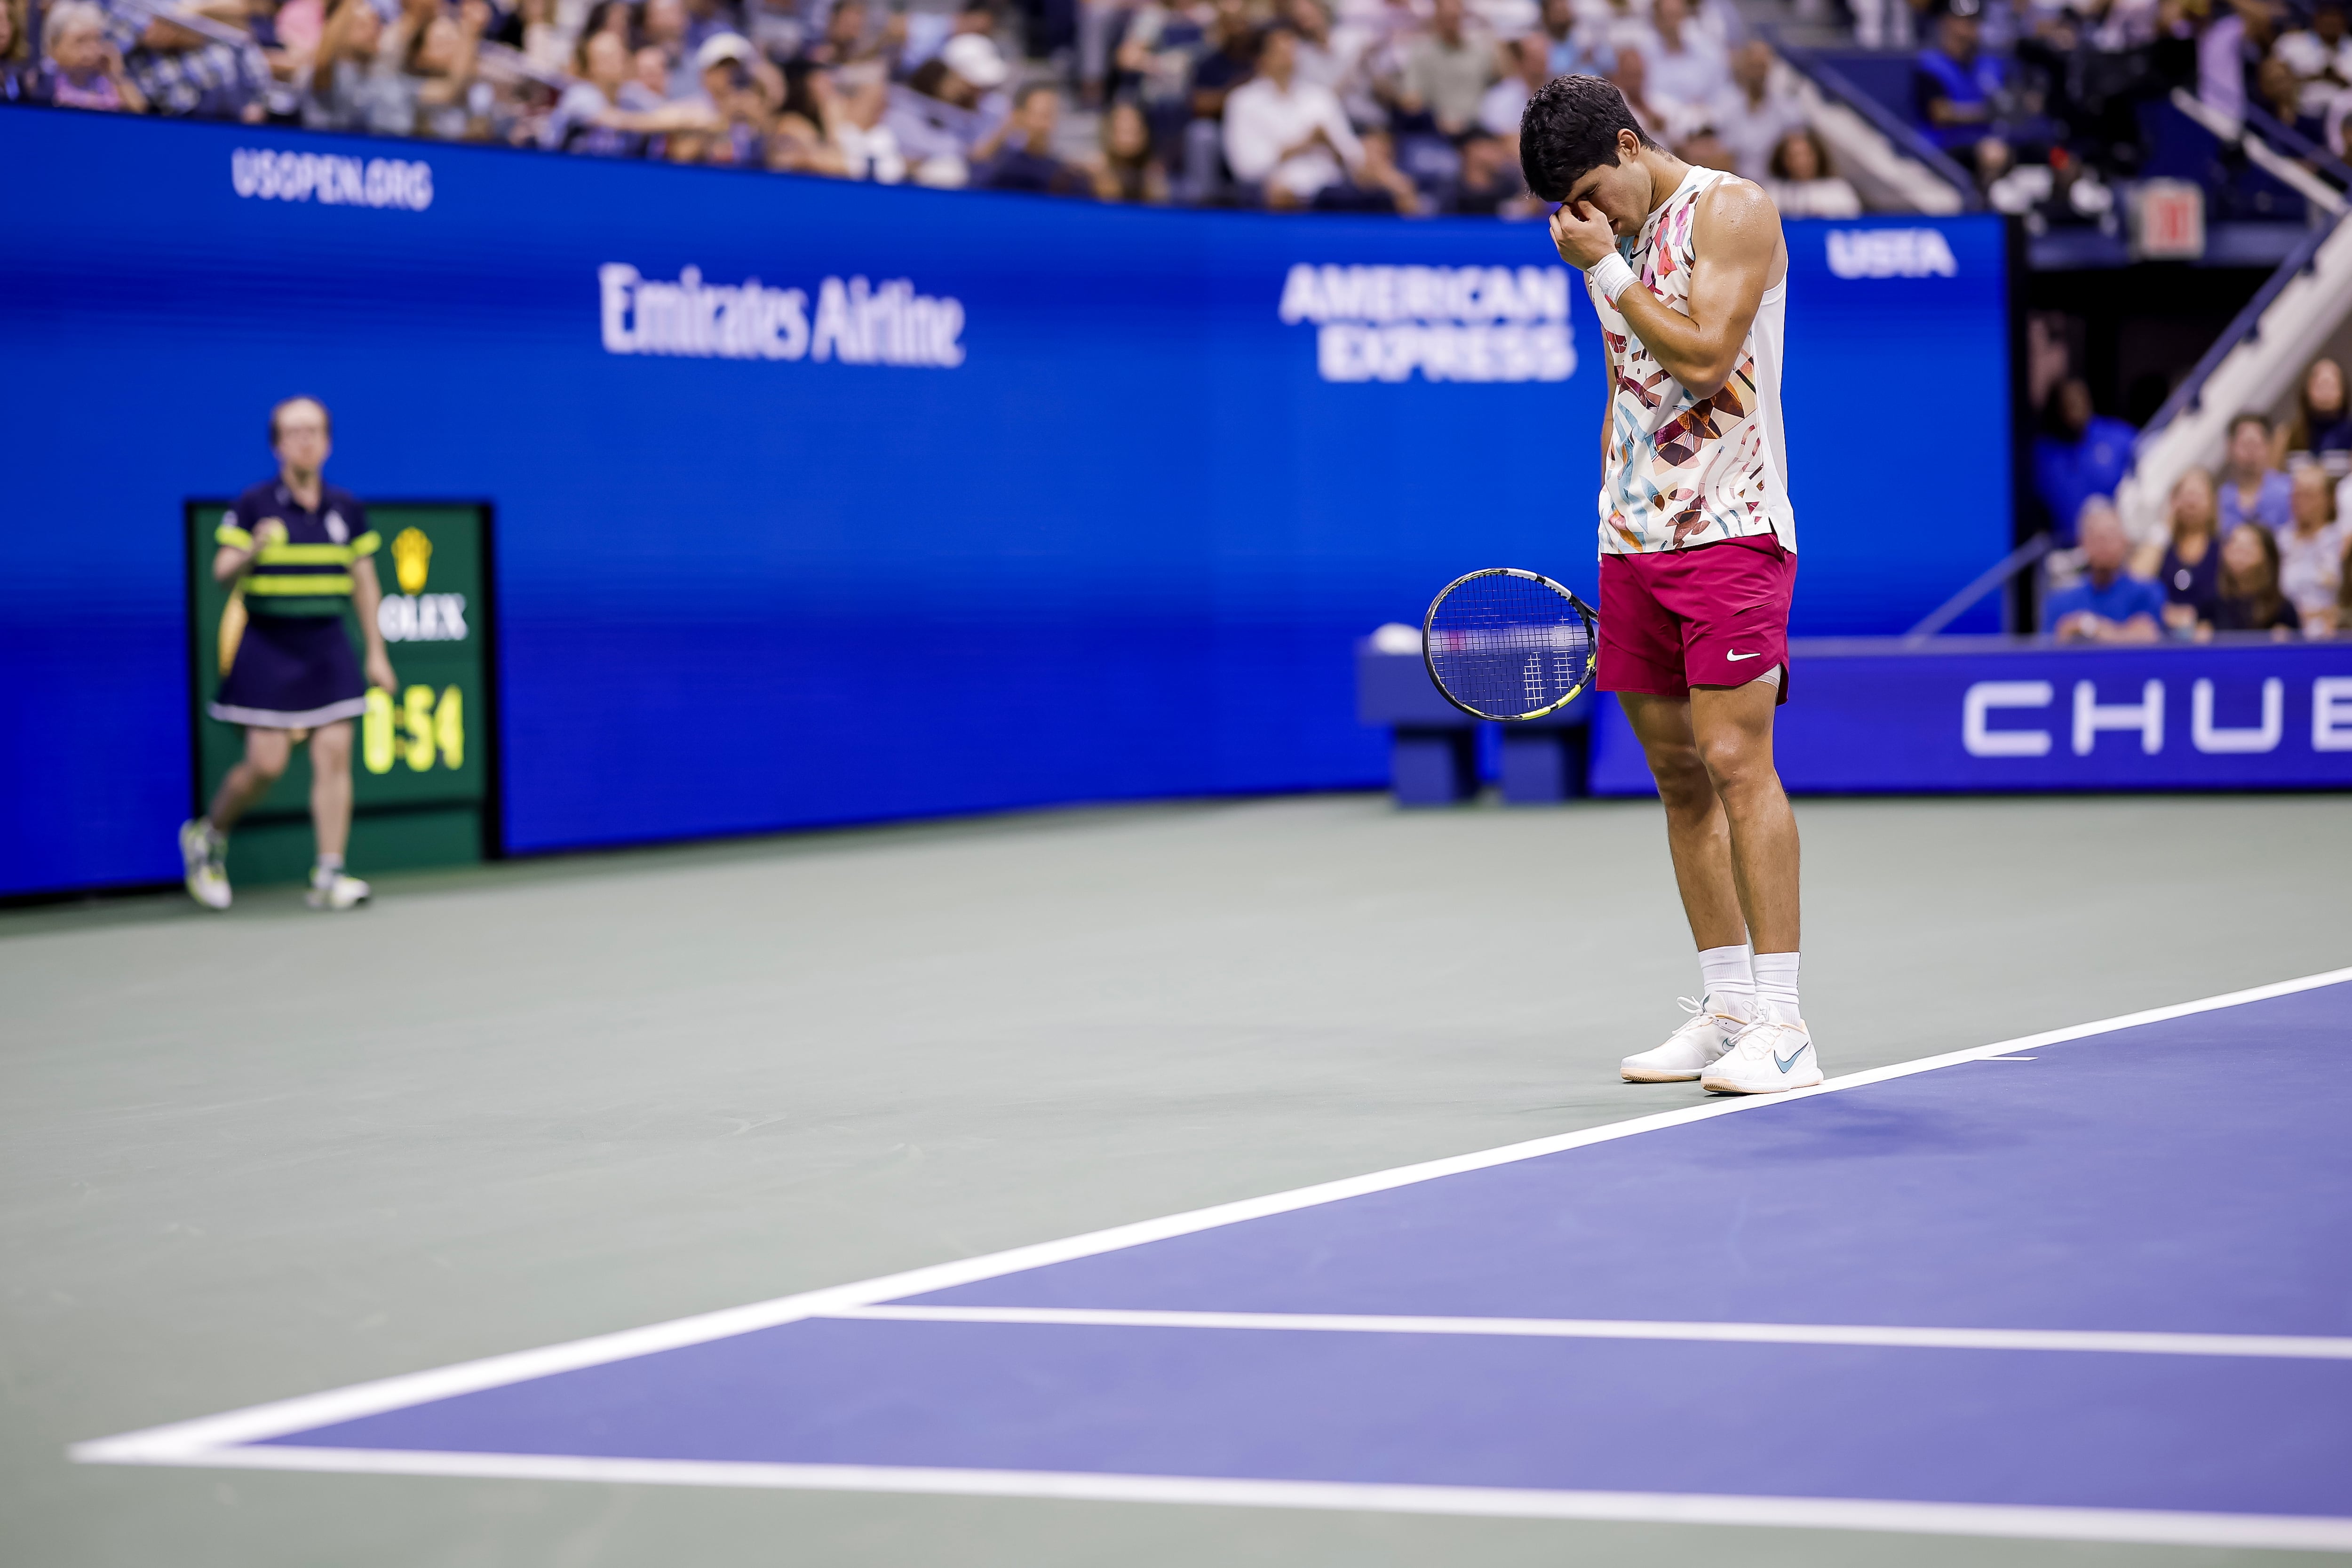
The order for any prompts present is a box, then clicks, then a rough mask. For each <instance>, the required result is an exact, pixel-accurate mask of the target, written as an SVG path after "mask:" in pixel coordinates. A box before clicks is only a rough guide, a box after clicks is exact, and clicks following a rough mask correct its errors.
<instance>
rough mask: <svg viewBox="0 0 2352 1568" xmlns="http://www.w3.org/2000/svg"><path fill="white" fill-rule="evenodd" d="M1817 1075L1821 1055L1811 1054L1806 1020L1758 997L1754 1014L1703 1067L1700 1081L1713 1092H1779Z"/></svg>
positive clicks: (1806, 1085)
mask: <svg viewBox="0 0 2352 1568" xmlns="http://www.w3.org/2000/svg"><path fill="white" fill-rule="evenodd" d="M1821 1081H1822V1064H1821V1058H1818V1057H1816V1056H1814V1055H1813V1037H1812V1035H1811V1032H1810V1031H1808V1030H1807V1029H1806V1027H1805V1021H1804V1020H1803V1019H1802V1018H1800V1017H1797V1016H1795V1015H1793V1014H1791V1015H1790V1016H1786V1017H1783V1016H1780V1013H1779V1012H1778V1011H1776V1010H1775V1009H1774V1008H1773V1007H1772V1006H1771V1005H1769V1004H1766V1003H1759V1004H1758V1005H1757V1008H1756V1016H1755V1018H1754V1020H1753V1021H1752V1022H1750V1023H1749V1024H1748V1026H1747V1027H1746V1028H1744V1029H1742V1030H1740V1031H1739V1037H1738V1039H1735V1040H1733V1041H1732V1042H1731V1048H1730V1049H1729V1050H1727V1051H1726V1052H1724V1053H1723V1055H1722V1056H1720V1057H1718V1058H1716V1059H1715V1061H1714V1063H1713V1064H1712V1065H1711V1066H1709V1067H1708V1068H1707V1069H1706V1074H1705V1076H1703V1077H1702V1078H1700V1079H1699V1080H1698V1086H1699V1087H1700V1088H1701V1089H1706V1090H1708V1091H1710V1092H1712V1093H1715V1094H1779V1093H1781V1092H1783V1091H1784V1090H1787V1089H1811V1088H1812V1087H1813V1086H1814V1085H1815V1084H1817V1083H1819V1082H1821Z"/></svg>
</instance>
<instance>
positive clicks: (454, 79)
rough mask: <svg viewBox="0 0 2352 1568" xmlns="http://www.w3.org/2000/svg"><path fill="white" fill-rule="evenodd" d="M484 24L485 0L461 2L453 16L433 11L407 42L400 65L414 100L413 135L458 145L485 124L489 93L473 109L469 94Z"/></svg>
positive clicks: (471, 92) (471, 98)
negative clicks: (462, 4) (455, 14)
mask: <svg viewBox="0 0 2352 1568" xmlns="http://www.w3.org/2000/svg"><path fill="white" fill-rule="evenodd" d="M489 19H490V8H489V5H488V4H487V0H465V5H464V8H463V9H462V10H460V11H459V12H458V13H457V16H451V15H449V13H448V12H446V11H443V10H437V9H436V11H435V12H434V13H433V14H432V15H431V16H427V17H426V18H425V20H424V21H423V22H422V23H421V24H420V25H419V26H417V28H416V30H415V32H414V33H413V34H412V35H411V36H410V38H409V43H408V54H407V58H406V59H405V60H404V62H403V64H404V73H405V74H406V76H407V77H408V79H409V80H410V82H411V84H412V86H413V89H414V93H415V106H416V107H415V116H414V123H415V128H414V131H413V132H412V134H415V135H417V136H428V137H431V138H433V139H434V140H436V141H439V142H459V141H463V140H465V139H466V138H467V136H468V135H469V134H472V133H474V132H476V131H477V130H478V129H479V128H480V124H481V122H484V121H487V120H488V110H489V105H488V89H487V87H485V89H484V91H483V95H482V97H483V100H482V101H481V102H479V103H476V102H474V101H473V88H474V86H475V82H474V68H475V64H476V62H477V60H478V58H480V50H481V43H482V29H483V28H484V27H485V26H488V24H489Z"/></svg>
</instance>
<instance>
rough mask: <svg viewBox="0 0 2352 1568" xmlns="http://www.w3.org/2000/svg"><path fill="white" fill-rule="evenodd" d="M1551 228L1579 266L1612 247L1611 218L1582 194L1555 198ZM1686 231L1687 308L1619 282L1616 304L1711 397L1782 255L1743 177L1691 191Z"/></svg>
mask: <svg viewBox="0 0 2352 1568" xmlns="http://www.w3.org/2000/svg"><path fill="white" fill-rule="evenodd" d="M1551 234H1552V243H1553V244H1554V245H1555V246H1556V247H1558V248H1559V254H1560V258H1561V259H1562V260H1564V261H1567V262H1569V263H1570V264H1571V265H1573V266H1575V267H1577V268H1590V267H1591V266H1592V265H1594V264H1595V263H1596V262H1599V261H1600V260H1601V258H1604V257H1606V256H1608V255H1609V254H1610V253H1611V252H1612V251H1613V250H1615V249H1616V248H1617V232H1616V228H1615V226H1614V225H1612V223H1611V221H1610V219H1609V217H1608V216H1606V215H1605V214H1603V213H1602V212H1601V209H1600V208H1598V207H1596V206H1594V205H1592V204H1591V203H1590V202H1585V201H1578V202H1573V203H1568V204H1563V205H1561V206H1560V208H1559V210H1558V211H1557V212H1555V213H1553V214H1552V218H1551ZM1693 238H1694V240H1695V241H1696V246H1695V248H1696V259H1695V260H1694V261H1693V262H1692V265H1691V287H1690V300H1689V304H1690V314H1689V315H1687V316H1685V315H1684V314H1683V313H1682V312H1681V311H1680V310H1675V309H1674V308H1673V307H1672V306H1670V305H1666V304H1664V303H1663V302H1661V301H1660V300H1657V299H1656V298H1654V296H1653V295H1652V294H1651V293H1650V292H1649V290H1648V289H1626V290H1625V292H1624V293H1623V294H1622V295H1621V296H1619V298H1618V300H1617V308H1618V309H1619V310H1622V312H1623V313H1624V316H1625V322H1626V325H1628V326H1629V327H1631V328H1632V329H1633V331H1634V332H1635V333H1636V334H1638V335H1639V336H1640V338H1641V340H1642V342H1643V344H1645V345H1646V346H1647V347H1648V349H1649V351H1650V353H1653V354H1654V355H1655V356H1656V357H1657V361H1658V363H1660V364H1661V365H1663V366H1664V367H1665V369H1666V370H1667V372H1668V373H1669V374H1672V375H1673V376H1674V378H1675V380H1676V381H1678V382H1680V383H1681V384H1683V386H1684V387H1685V389H1686V390H1687V391H1688V392H1689V393H1690V395H1692V396H1693V397H1711V396H1713V395H1715V394H1716V393H1717V392H1719V391H1721V390H1722V388H1723V384H1724V383H1725V382H1726V381H1727V380H1729V379H1730V377H1731V373H1732V371H1733V370H1735V369H1736V368H1738V363H1739V349H1740V345H1741V344H1742V343H1743V342H1746V341H1747V339H1748V328H1749V327H1751V326H1753V325H1754V324H1755V321H1756V309H1757V307H1758V305H1759V304H1760V303H1761V302H1762V301H1763V299H1764V291H1765V290H1766V289H1769V288H1770V287H1771V286H1772V285H1773V283H1774V282H1775V281H1777V280H1778V278H1779V276H1780V274H1781V273H1782V272H1784V271H1786V270H1787V267H1788V263H1787V259H1786V253H1785V250H1784V248H1783V247H1782V244H1781V239H1780V213H1779V212H1778V211H1777V210H1776V209H1775V208H1774V207H1773V205H1772V198H1771V197H1769V196H1768V195H1765V194H1764V193H1763V191H1762V190H1760V189H1759V188H1758V187H1757V186H1755V185H1752V184H1748V182H1747V181H1745V180H1726V181H1724V182H1723V183H1722V184H1719V185H1717V187H1716V188H1715V189H1714V190H1712V191H1709V192H1708V193H1707V194H1706V195H1705V196H1703V197H1701V198H1700V199H1699V203H1698V208H1697V213H1696V223H1695V226H1694V230H1693Z"/></svg>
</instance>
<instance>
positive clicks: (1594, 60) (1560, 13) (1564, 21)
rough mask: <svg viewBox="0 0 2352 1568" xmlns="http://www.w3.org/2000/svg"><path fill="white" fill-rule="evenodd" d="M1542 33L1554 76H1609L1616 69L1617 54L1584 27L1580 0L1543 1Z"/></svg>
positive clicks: (1547, 64)
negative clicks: (1578, 13) (1577, 3)
mask: <svg viewBox="0 0 2352 1568" xmlns="http://www.w3.org/2000/svg"><path fill="white" fill-rule="evenodd" d="M1539 29H1540V33H1541V36H1542V38H1543V44H1544V51H1545V55H1546V57H1547V58H1546V67H1545V68H1546V69H1548V70H1549V72H1550V73H1551V75H1552V76H1606V75H1608V74H1609V72H1610V71H1612V70H1613V69H1615V68H1616V66H1617V51H1616V50H1615V49H1613V48H1612V47H1609V42H1608V40H1607V39H1606V38H1605V37H1601V35H1600V34H1599V33H1598V32H1597V31H1595V30H1593V29H1591V28H1590V27H1587V26H1583V25H1582V22H1581V20H1580V17H1579V16H1577V9H1576V0H1543V10H1542V12H1541V21H1540V23H1539ZM1547 80H1549V78H1547Z"/></svg>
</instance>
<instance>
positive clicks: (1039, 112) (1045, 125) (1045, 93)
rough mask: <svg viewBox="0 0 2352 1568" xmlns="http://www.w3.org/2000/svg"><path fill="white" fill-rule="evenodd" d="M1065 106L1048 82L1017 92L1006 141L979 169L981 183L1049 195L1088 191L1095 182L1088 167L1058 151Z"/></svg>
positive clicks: (1031, 84)
mask: <svg viewBox="0 0 2352 1568" xmlns="http://www.w3.org/2000/svg"><path fill="white" fill-rule="evenodd" d="M1061 111H1062V97H1061V93H1060V92H1059V91H1058V90H1057V89H1055V87H1054V86H1053V84H1052V83H1050V82H1042V81H1037V82H1031V83H1030V84H1029V85H1028V86H1027V87H1024V88H1023V89H1021V90H1020V92H1019V93H1017V94H1015V95H1014V97H1013V118H1012V120H1011V121H1008V122H1007V124H1008V129H1007V131H1006V133H1005V138H1004V144H1003V147H1002V148H1000V149H999V150H998V152H997V154H996V156H995V157H993V158H992V159H990V160H989V163H988V166H987V167H986V168H985V169H983V170H982V172H981V177H980V180H979V184H982V185H985V186H986V187H988V188H989V189H990V190H992V191H1034V192H1035V193H1037V194H1038V195H1049V196H1069V195H1086V194H1090V193H1091V192H1092V190H1093V188H1094V182H1093V180H1092V179H1091V178H1090V177H1089V175H1088V174H1087V171H1086V170H1084V169H1079V168H1075V167H1073V166H1072V165H1070V164H1068V163H1064V162H1062V160H1060V159H1059V158H1056V157H1055V156H1054V132H1055V127H1056V126H1057V125H1059V123H1060V121H1061Z"/></svg>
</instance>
